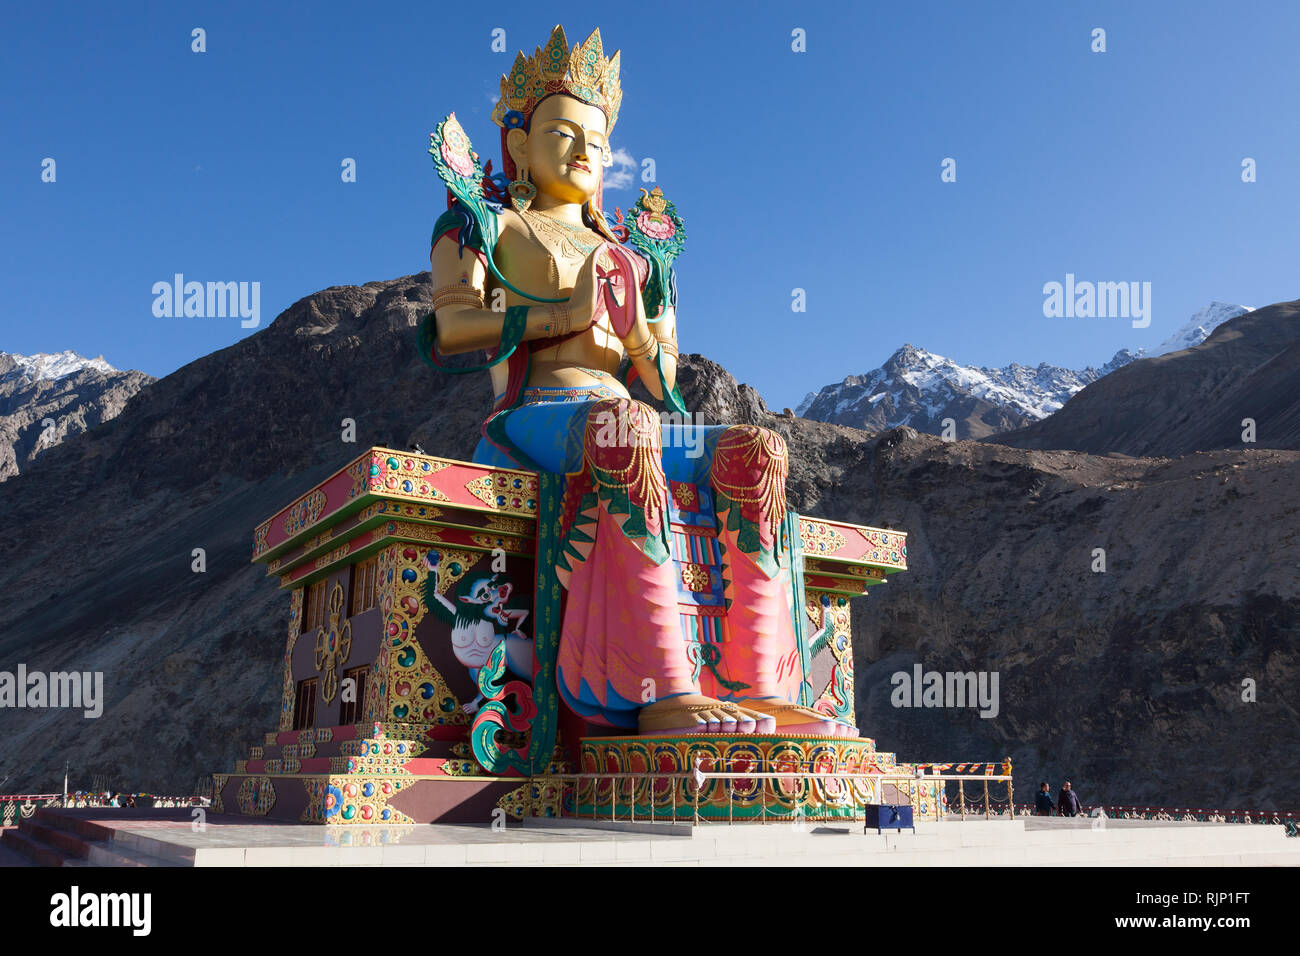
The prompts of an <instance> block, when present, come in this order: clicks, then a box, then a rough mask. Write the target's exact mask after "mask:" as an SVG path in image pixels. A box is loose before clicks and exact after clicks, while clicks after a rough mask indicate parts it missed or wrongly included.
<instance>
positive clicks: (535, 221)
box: [487, 209, 626, 395]
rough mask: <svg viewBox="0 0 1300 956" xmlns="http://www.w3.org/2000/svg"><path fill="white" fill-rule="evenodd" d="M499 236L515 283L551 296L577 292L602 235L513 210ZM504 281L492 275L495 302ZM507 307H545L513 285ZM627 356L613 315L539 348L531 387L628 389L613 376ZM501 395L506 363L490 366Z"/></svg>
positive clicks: (505, 269)
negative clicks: (578, 284)
mask: <svg viewBox="0 0 1300 956" xmlns="http://www.w3.org/2000/svg"><path fill="white" fill-rule="evenodd" d="M499 226H500V238H499V239H498V241H497V246H496V256H495V258H496V264H497V268H498V269H500V270H501V273H502V274H503V275H504V276H506V278H508V279H509V280H510V282H511V283H512V284H513V285H515V286H517V287H519V288H520V289H523V290H524V291H526V292H529V293H531V294H532V295H536V296H542V297H545V298H548V299H559V298H567V297H568V296H569V295H570V294H571V293H572V291H573V286H574V284H575V282H576V281H577V278H578V273H579V272H580V271H581V269H582V266H583V264H584V263H585V262H586V260H587V258H588V256H590V254H591V253H592V251H593V250H595V248H596V246H597V245H599V244H600V243H601V242H602V241H604V240H603V238H602V237H601V236H599V235H598V234H597V233H595V232H594V231H592V230H590V229H587V228H578V227H575V226H571V225H570V224H568V223H564V222H562V221H560V220H558V219H557V218H556V217H554V216H550V215H547V214H546V213H540V212H526V213H523V214H520V213H518V212H516V211H515V210H513V209H508V210H506V211H505V212H503V213H502V214H501V217H500V220H499ZM498 285H499V283H497V282H496V281H495V280H494V279H489V286H488V294H487V301H488V303H489V304H490V303H492V302H493V301H496V297H497V295H498V293H497V292H496V288H497V286H498ZM504 292H505V302H506V305H507V306H514V305H527V306H540V307H542V308H544V307H545V305H544V304H543V303H537V302H533V301H531V300H529V299H526V298H524V297H523V296H521V295H518V294H517V293H515V292H512V291H510V290H509V289H504ZM622 358H623V345H622V343H621V342H620V341H619V339H618V337H617V336H616V335H615V334H614V332H613V329H612V328H611V327H610V324H609V318H608V316H602V317H601V319H600V321H599V322H597V323H596V324H595V325H593V326H592V327H591V328H589V329H587V330H586V331H585V332H583V333H582V334H581V335H576V336H574V337H572V338H570V339H567V340H565V341H564V342H562V343H561V344H559V345H557V346H553V347H551V348H547V349H543V350H540V351H537V352H534V353H533V355H532V360H531V362H530V366H529V375H528V383H527V384H528V385H529V386H561V387H582V386H590V385H605V386H609V387H611V388H613V389H614V391H616V392H618V393H619V394H623V395H626V389H624V388H623V386H622V385H620V384H619V382H618V381H617V380H616V379H615V378H614V373H615V372H616V371H617V370H618V365H619V362H620V361H621V360H622ZM491 375H492V387H493V390H494V391H495V392H496V394H498V395H500V394H501V393H502V392H504V391H505V387H506V378H507V375H508V372H507V369H506V367H505V365H504V364H502V365H497V366H494V367H493V368H492V369H491Z"/></svg>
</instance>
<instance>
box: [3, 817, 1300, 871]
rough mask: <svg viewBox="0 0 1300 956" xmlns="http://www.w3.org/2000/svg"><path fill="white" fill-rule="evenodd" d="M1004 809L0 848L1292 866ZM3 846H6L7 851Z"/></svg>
mask: <svg viewBox="0 0 1300 956" xmlns="http://www.w3.org/2000/svg"><path fill="white" fill-rule="evenodd" d="M1092 824H1093V821H1090V820H1088V819H1083V818H1077V819H1059V818H1035V817H1030V818H1017V819H1015V820H1009V819H1005V818H999V819H993V820H966V821H961V820H952V819H948V820H943V821H940V822H935V821H923V822H918V823H917V828H916V833H915V834H913V833H898V834H882V835H877V834H876V833H874V832H873V833H869V834H866V835H864V834H863V833H862V832H861V830H860V829H859V828H857V827H852V826H850V825H848V824H826V825H818V824H813V825H802V826H800V825H796V824H790V823H780V824H769V825H759V824H752V823H751V824H736V825H734V826H726V825H722V826H719V825H716V824H713V825H706V826H691V825H689V824H681V823H677V824H668V823H659V824H650V823H645V824H629V823H606V824H600V823H597V822H595V821H589V822H586V823H582V822H580V821H569V820H535V821H530V822H529V824H528V825H527V826H523V827H516V826H512V827H509V828H505V829H494V828H493V827H492V826H455V825H446V824H431V825H420V826H356V827H345V828H337V827H321V826H316V825H311V824H279V823H273V822H271V821H268V820H250V819H249V818H247V817H236V816H229V815H222V814H216V813H208V814H207V817H206V820H205V823H204V829H203V830H202V831H200V832H195V830H194V829H193V819H192V817H191V812H190V811H187V810H112V809H99V810H40V811H38V812H37V814H36V816H35V817H34V818H33V819H32V820H26V821H23V825H22V827H21V828H19V830H18V831H17V834H16V836H17V837H18V839H15V833H14V832H13V831H10V832H6V834H5V838H4V840H3V841H2V842H0V847H5V848H9V849H17V850H19V852H21V853H22V854H23V855H24V856H25V857H26V858H28V859H31V858H32V856H33V854H35V855H41V856H43V859H42V861H41V862H43V863H44V864H45V865H72V866H286V865H287V866H483V865H486V866H515V865H520V866H526V865H533V866H536V865H542V866H564V865H569V866H572V865H587V866H647V865H651V866H656V865H665V866H667V865H672V866H890V867H895V866H1072V867H1075V866H1300V839H1288V838H1287V837H1286V835H1285V831H1284V829H1283V828H1282V827H1280V826H1269V825H1263V824H1216V823H1175V822H1154V821H1147V820H1108V821H1106V825H1105V827H1104V828H1100V829H1094V827H1093V825H1092ZM11 858H12V857H11Z"/></svg>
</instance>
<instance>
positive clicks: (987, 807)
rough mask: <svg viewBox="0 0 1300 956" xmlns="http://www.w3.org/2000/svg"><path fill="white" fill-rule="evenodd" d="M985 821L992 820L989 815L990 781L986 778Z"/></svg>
mask: <svg viewBox="0 0 1300 956" xmlns="http://www.w3.org/2000/svg"><path fill="white" fill-rule="evenodd" d="M984 819H985V820H988V819H991V815H990V813H989V781H988V778H987V777H985V778H984Z"/></svg>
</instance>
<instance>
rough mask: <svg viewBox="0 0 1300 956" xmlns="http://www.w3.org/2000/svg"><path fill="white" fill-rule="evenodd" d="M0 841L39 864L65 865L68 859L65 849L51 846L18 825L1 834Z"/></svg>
mask: <svg viewBox="0 0 1300 956" xmlns="http://www.w3.org/2000/svg"><path fill="white" fill-rule="evenodd" d="M0 841H3V842H4V845H5V846H6V847H8V848H9V849H11V850H15V851H17V852H18V853H20V854H22V855H23V856H24V857H26V858H27V859H28V860H31V861H32V862H33V863H35V864H36V865H38V866H63V861H64V860H65V859H66V857H65V855H64V853H63V851H62V850H60V849H59V848H58V847H56V846H51V845H50V844H48V843H46V842H45V841H43V840H41V839H39V838H38V837H34V836H32V835H31V834H30V833H24V832H23V831H22V830H21V829H20V828H18V827H14V828H12V829H8V830H5V831H4V833H3V834H0Z"/></svg>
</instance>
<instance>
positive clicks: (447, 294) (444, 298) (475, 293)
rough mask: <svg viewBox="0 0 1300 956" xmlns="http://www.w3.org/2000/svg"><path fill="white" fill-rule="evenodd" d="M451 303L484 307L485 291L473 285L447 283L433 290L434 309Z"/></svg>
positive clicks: (436, 309)
mask: <svg viewBox="0 0 1300 956" xmlns="http://www.w3.org/2000/svg"><path fill="white" fill-rule="evenodd" d="M449 305H472V306H475V307H476V308H480V309H481V308H483V293H482V292H480V291H479V290H478V289H475V288H473V287H471V286H467V285H461V284H460V283H456V284H454V285H445V286H443V287H442V288H440V289H434V290H433V311H435V312H437V311H438V310H439V309H441V308H444V307H445V306H449Z"/></svg>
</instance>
